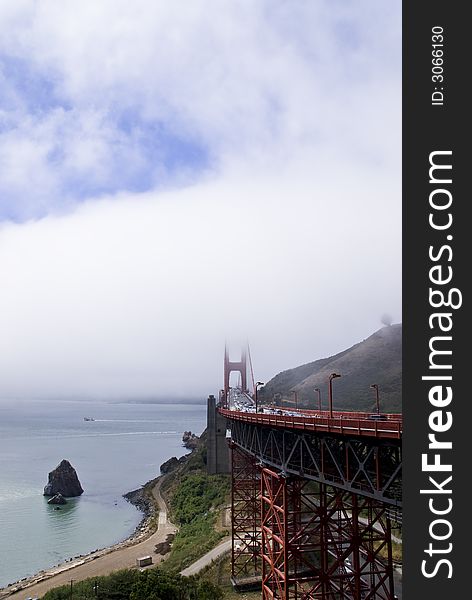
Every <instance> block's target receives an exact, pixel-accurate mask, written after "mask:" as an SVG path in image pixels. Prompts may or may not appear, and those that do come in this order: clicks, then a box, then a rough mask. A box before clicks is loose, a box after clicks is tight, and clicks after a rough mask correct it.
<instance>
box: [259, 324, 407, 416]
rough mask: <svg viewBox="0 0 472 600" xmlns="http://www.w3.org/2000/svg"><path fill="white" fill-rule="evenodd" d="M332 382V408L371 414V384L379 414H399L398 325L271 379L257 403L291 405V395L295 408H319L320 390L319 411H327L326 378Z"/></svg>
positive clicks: (399, 353) (372, 396)
mask: <svg viewBox="0 0 472 600" xmlns="http://www.w3.org/2000/svg"><path fill="white" fill-rule="evenodd" d="M330 373H338V374H339V375H341V377H340V378H337V379H335V380H334V381H333V409H334V410H360V411H368V412H369V411H372V410H374V409H375V394H374V390H373V389H371V388H370V385H371V384H373V383H376V384H377V385H378V386H379V395H380V410H381V411H382V412H401V410H402V325H401V323H400V324H395V325H390V326H387V327H383V328H382V329H379V330H378V331H376V332H375V333H374V334H373V335H371V336H370V337H368V338H367V339H365V340H364V341H362V342H359V343H358V344H355V345H354V346H352V347H351V348H348V349H347V350H343V351H342V352H339V353H338V354H335V355H334V356H330V357H329V358H322V359H319V360H316V361H314V362H311V363H307V364H305V365H301V366H299V367H295V368H293V369H288V370H287V371H283V372H282V373H279V374H278V375H276V376H275V377H273V378H272V379H271V380H270V381H269V382H268V383H267V384H266V385H265V386H264V387H263V388H261V389H260V390H259V399H260V402H261V403H264V402H267V403H271V402H274V401H275V403H276V404H279V405H284V406H291V407H293V406H294V392H296V393H297V398H298V405H299V407H308V408H317V407H318V396H317V393H316V392H315V391H314V389H315V388H319V389H320V390H321V400H322V408H323V409H327V408H328V378H329V375H330Z"/></svg>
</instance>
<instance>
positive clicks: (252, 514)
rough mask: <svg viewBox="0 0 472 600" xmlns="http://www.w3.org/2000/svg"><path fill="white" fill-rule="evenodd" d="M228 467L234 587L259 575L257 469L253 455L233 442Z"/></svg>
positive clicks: (259, 511)
mask: <svg viewBox="0 0 472 600" xmlns="http://www.w3.org/2000/svg"><path fill="white" fill-rule="evenodd" d="M231 467H232V469H231V473H232V486H231V520H232V561H231V575H232V581H233V585H235V586H236V587H238V586H240V585H244V583H245V582H248V580H250V579H251V578H252V579H254V578H256V579H255V581H256V582H257V581H260V576H261V530H260V514H261V502H260V469H259V468H258V466H257V464H256V459H255V457H254V456H252V455H251V454H248V453H247V452H245V451H244V450H242V449H241V448H239V447H238V446H236V444H232V445H231Z"/></svg>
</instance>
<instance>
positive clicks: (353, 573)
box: [207, 351, 402, 600]
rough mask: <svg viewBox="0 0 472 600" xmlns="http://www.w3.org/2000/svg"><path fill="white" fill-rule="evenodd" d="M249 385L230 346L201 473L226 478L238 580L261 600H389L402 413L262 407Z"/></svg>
mask: <svg viewBox="0 0 472 600" xmlns="http://www.w3.org/2000/svg"><path fill="white" fill-rule="evenodd" d="M233 371H236V372H238V373H239V374H240V379H239V384H238V386H237V387H230V374H231V372H233ZM251 375H252V369H251ZM252 383H253V390H254V393H253V394H250V393H249V391H248V388H247V354H246V353H242V355H241V360H239V361H237V362H231V361H230V360H229V355H228V352H227V351H225V366H224V389H222V390H221V392H220V396H219V399H218V401H216V399H215V398H214V397H213V396H210V398H209V401H208V459H207V464H208V470H209V472H210V473H217V472H228V471H230V472H231V482H232V502H231V505H232V506H231V508H232V561H231V562H232V581H233V585H234V586H235V588H236V589H240V590H243V589H247V588H248V587H250V586H253V587H254V586H255V585H257V586H258V587H259V588H261V589H262V597H263V599H264V600H268V599H280V600H292V599H297V600H308V599H317V600H318V599H319V600H340V599H350V600H352V599H354V600H369V599H374V598H376V599H383V600H394V598H395V597H396V596H395V590H394V579H393V557H392V524H393V525H395V526H398V525H399V524H401V506H402V475H401V466H402V459H401V450H402V448H401V439H402V416H401V415H399V414H382V413H380V412H377V413H375V414H370V413H363V412H353V411H350V412H339V411H333V410H332V405H331V402H330V409H329V410H328V411H324V410H307V409H298V408H297V409H289V410H286V409H283V408H281V407H279V406H274V405H271V406H258V405H257V386H258V385H262V384H260V382H258V383H257V384H256V385H254V382H252ZM329 383H331V380H330V382H329ZM331 400H332V398H331V396H330V401H331ZM228 430H229V431H230V437H229V438H227V431H228ZM228 442H229V451H228Z"/></svg>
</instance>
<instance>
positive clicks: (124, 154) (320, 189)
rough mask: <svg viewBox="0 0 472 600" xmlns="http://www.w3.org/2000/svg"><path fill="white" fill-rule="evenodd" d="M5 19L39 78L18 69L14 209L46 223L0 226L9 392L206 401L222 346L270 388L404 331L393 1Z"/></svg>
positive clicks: (28, 13) (85, 6)
mask: <svg viewBox="0 0 472 600" xmlns="http://www.w3.org/2000/svg"><path fill="white" fill-rule="evenodd" d="M0 27H1V28H2V31H4V32H5V35H4V36H3V37H2V39H1V41H0V55H1V54H3V55H4V56H6V57H7V58H8V60H14V61H17V62H13V65H14V66H15V65H19V67H18V68H19V69H20V67H21V69H23V70H24V72H25V73H28V74H29V75H28V78H29V79H30V80H31V81H29V83H28V82H27V81H26V79H28V78H26V76H25V75H24V73H23V75H22V73H21V72H20V73H19V75H18V74H17V77H16V79H15V77H13V76H12V75H11V72H12V67H11V65H10V70H9V71H8V69H7V68H5V72H4V74H3V77H4V81H5V82H6V84H7V85H8V98H7V100H8V101H5V103H4V105H2V107H0V108H2V111H3V112H0V118H1V120H2V121H1V122H2V123H3V126H2V128H0V192H1V194H2V196H1V198H0V207H2V206H3V215H5V212H7V213H8V211H16V215H17V217H19V218H21V219H23V220H27V219H28V218H29V217H35V216H37V215H44V214H48V213H50V214H49V216H47V217H46V218H43V219H42V220H40V221H37V222H26V223H24V224H22V225H11V224H4V225H3V226H1V228H0V286H1V295H0V330H1V331H2V337H1V338H0V396H6V395H47V394H54V395H62V394H69V393H70V394H73V395H76V394H79V395H80V394H84V395H94V394H95V395H97V394H98V395H140V394H159V393H165V394H167V393H172V392H176V391H179V392H182V393H193V392H195V393H199V394H206V393H211V392H214V391H215V387H218V386H219V385H220V384H221V373H220V371H221V368H222V366H221V363H222V347H223V344H224V339H225V337H226V338H227V339H234V338H236V337H243V338H245V337H248V338H249V340H250V342H251V345H252V349H253V358H254V362H255V368H256V373H257V375H256V376H257V377H258V378H260V379H262V380H266V379H267V378H269V377H270V376H272V375H273V374H275V373H276V372H277V371H278V370H281V369H284V368H287V367H289V366H291V365H295V364H298V363H300V362H304V361H305V362H306V361H309V360H313V359H315V358H317V357H321V356H325V355H328V354H330V353H333V352H336V351H338V350H341V349H343V348H345V347H347V346H348V345H350V344H352V343H355V342H357V341H359V340H360V339H362V338H363V337H366V336H367V335H368V334H370V333H371V332H372V331H373V330H375V329H376V328H377V327H379V326H380V318H381V315H382V314H383V313H385V312H388V313H390V314H392V315H393V317H394V320H396V321H398V320H400V318H401V315H400V310H401V303H400V297H401V296H400V294H401V290H400V285H401V278H400V261H401V248H400V235H401V224H400V216H401V215H400V204H401V202H400V194H401V191H400V131H401V126H400V116H401V115H400V104H401V103H400V68H401V67H400V65H401V55H400V32H401V26H400V6H399V4H398V5H396V4H393V5H392V4H391V3H387V2H381V3H378V2H373V1H372V2H368V1H365V2H353V3H338V2H321V1H320V2H311V1H310V2H308V1H307V2H298V3H289V4H287V3H284V2H275V3H274V2H258V3H255V2H250V1H249V0H248V1H246V2H238V3H236V2H229V1H227V2H216V1H215V0H206V1H203V0H194V1H192V2H189V3H186V6H185V10H182V8H181V6H180V5H176V4H172V3H169V2H149V1H144V0H140V1H136V2H133V3H129V2H125V1H121V0H120V1H112V0H103V1H101V2H99V3H97V2H92V1H90V2H82V3H80V5H78V4H77V3H76V2H71V1H64V2H60V3H58V2H55V1H52V0H44V1H43V2H41V3H37V2H33V1H28V0H24V1H21V2H18V3H14V6H13V4H12V3H0ZM5 64H6V65H7V67H8V64H7V63H5ZM21 69H20V70H21ZM27 83H28V85H26V84H27ZM44 87H45V89H43V88H44ZM35 102H36V104H35ZM161 126H162V127H161ZM153 136H156V139H155V140H154V145H153V146H152V147H150V139H151V140H152V139H153ZM175 140H178V141H179V143H180V142H182V141H183V142H184V143H185V142H188V143H190V144H194V145H195V147H196V148H197V151H198V149H200V151H201V152H203V153H206V154H207V156H206V159H205V160H204V161H203V163H202V165H199V166H198V169H197V171H195V169H193V170H192V160H187V163H188V164H186V163H185V161H184V164H183V166H182V168H176V167H169V165H168V164H167V163H166V160H165V159H166V156H167V155H166V152H169V148H170V149H171V150H170V152H171V153H172V152H173V153H174V155H173V157H174V158H178V157H179V153H180V152H185V148H184V149H182V148H181V147H177V148H175V149H173V150H172V144H173V143H174V141H175ZM187 169H188V171H187ZM141 181H142V182H143V185H142V187H143V188H146V189H149V191H148V192H147V193H141V194H139V193H135V192H133V191H132V190H136V188H139V185H138V184H139V183H140V182H141ZM163 184H164V185H163ZM172 188H173V189H172ZM139 189H141V188H139ZM107 190H108V196H107V197H106V198H105V197H103V196H104V192H105V191H107ZM110 190H111V191H110ZM77 199H80V202H81V205H80V207H79V208H76V209H75V212H73V211H72V208H73V207H74V206H75V203H76V201H77ZM2 203H3V205H2ZM64 211H70V212H69V214H64Z"/></svg>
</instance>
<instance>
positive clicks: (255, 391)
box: [254, 381, 264, 413]
mask: <svg viewBox="0 0 472 600" xmlns="http://www.w3.org/2000/svg"><path fill="white" fill-rule="evenodd" d="M260 385H264V384H263V383H262V381H258V382H257V383H256V385H255V386H254V401H255V403H256V413H257V411H258V408H259V407H258V406H257V388H258V387H259V386H260Z"/></svg>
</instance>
